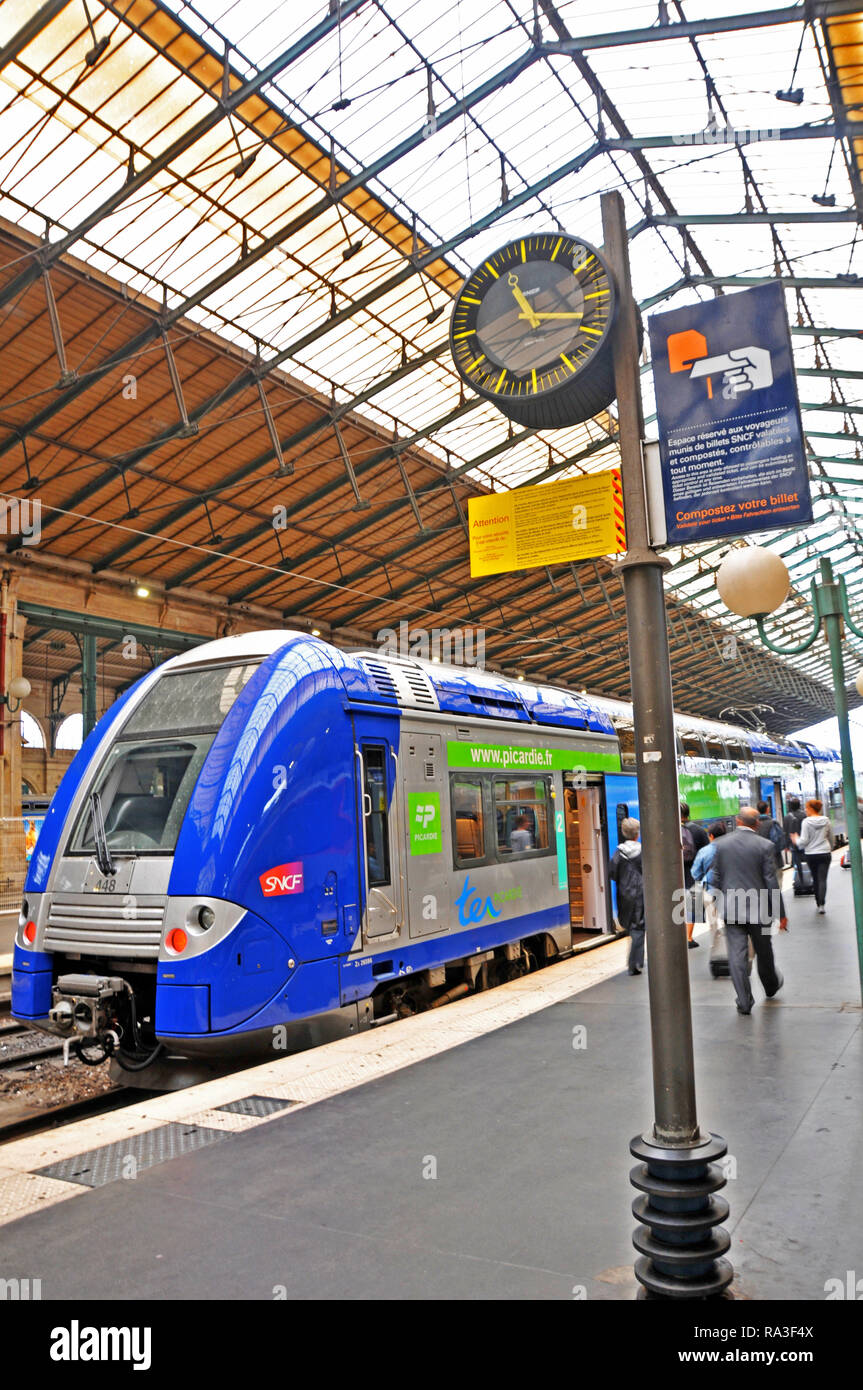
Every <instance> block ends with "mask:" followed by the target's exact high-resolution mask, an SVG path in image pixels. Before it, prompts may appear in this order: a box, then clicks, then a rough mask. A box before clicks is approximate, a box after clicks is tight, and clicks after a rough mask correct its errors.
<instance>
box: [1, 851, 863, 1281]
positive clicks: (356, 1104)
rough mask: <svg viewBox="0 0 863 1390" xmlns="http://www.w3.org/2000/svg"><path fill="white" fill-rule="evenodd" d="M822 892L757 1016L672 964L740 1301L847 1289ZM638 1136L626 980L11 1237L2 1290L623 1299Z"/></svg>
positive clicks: (843, 896)
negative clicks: (685, 995)
mask: <svg viewBox="0 0 863 1390" xmlns="http://www.w3.org/2000/svg"><path fill="white" fill-rule="evenodd" d="M828 892H829V899H828V902H829V906H828V915H827V916H826V917H819V916H817V915H816V913H815V907H814V903H813V900H812V899H811V898H806V899H796V900H792V899H791V898H790V895H789V903H790V905H791V913H792V915H791V932H790V933H789V934H788V935H787V936H783V937H780V938H778V942H777V958H778V961H779V963H780V967H781V969H782V970H783V971H784V973H785V978H786V984H785V988H784V989H783V991H782V992H781V993H780V995H779V996H777V998H776V999H775V1000H773V1001H771V1002H770V1003H765V1002H764V1000H763V992H762V991H761V988H760V985H759V984H758V983H757V982H754V983H753V988H754V991H755V994H756V1000H757V1003H756V1007H755V1009H754V1010H753V1013H752V1015H751V1016H750V1017H748V1018H743V1017H740V1016H738V1014H737V1012H736V1010H735V1008H734V997H733V990H732V987H731V984H730V982H729V981H728V980H718V981H715V980H713V979H712V978H711V977H710V975H709V972H708V965H707V955H708V952H707V950H706V949H705V947H704V946H703V947H702V948H701V949H699V950H693V951H690V952H689V955H688V959H689V964H690V973H691V979H692V992H693V1012H694V1025H695V1035H696V1048H697V1079H698V1094H699V1113H700V1118H701V1123H702V1127H703V1128H705V1129H711V1130H713V1131H714V1132H716V1133H719V1134H721V1135H722V1136H723V1137H724V1138H725V1139H726V1141H727V1142H728V1145H729V1151H730V1155H731V1158H732V1160H733V1167H732V1172H733V1176H732V1179H731V1181H729V1183H728V1186H727V1188H726V1195H727V1196H728V1198H729V1201H730V1203H731V1216H730V1220H729V1222H728V1227H729V1229H730V1231H731V1234H732V1238H733V1240H732V1250H731V1258H732V1261H733V1263H734V1266H735V1269H736V1271H737V1280H736V1285H737V1287H738V1289H739V1292H740V1294H741V1295H743V1296H744V1297H748V1298H752V1299H757V1300H761V1299H782V1300H822V1299H824V1298H825V1283H826V1282H827V1281H828V1280H829V1279H839V1280H842V1281H843V1283H844V1282H845V1281H846V1279H847V1275H848V1272H849V1271H857V1272H858V1274H859V1275H860V1276H863V1203H861V1200H860V1191H859V1167H860V1148H859V1147H858V1146H860V1145H861V1144H863V1027H861V1023H863V1014H861V1010H860V994H859V982H858V975H857V961H856V946H855V938H854V931H853V927H852V918H851V908H850V903H851V889H850V882H849V874H848V873H847V872H846V871H843V870H841V869H840V868H839V866H838V864H836V865H835V866H834V868H833V869H832V870H831V875H830V884H829V889H828ZM702 939H703V940H704V941H705V946H706V938H702ZM648 949H649V948H648ZM606 950H608V951H615V952H619V950H620V948H619V947H616V946H612V947H607V948H603V949H602V950H600V951H599V952H592V953H591V956H592V957H593V959H596V957H597V956H601V955H603V954H604V951H606ZM588 959H590V957H588ZM565 968H567V967H558V969H561V970H562V969H565ZM544 973H545V974H551V973H553V972H544ZM536 978H538V977H536ZM452 1007H453V1008H457V1007H458V1006H457V1005H456V1006H452ZM446 1013H447V1011H446V1010H444V1011H443V1016H445V1015H446ZM397 1026H401V1025H397ZM408 1026H409V1025H408ZM577 1030H584V1031H583V1032H582V1031H577ZM385 1031H386V1030H382V1033H383V1032H385ZM582 1042H583V1044H584V1045H583V1046H582V1045H581V1044H582ZM574 1044H575V1045H574ZM336 1046H339V1047H340V1046H342V1044H337V1045H336ZM651 1113H652V1112H651V1080H650V1059H649V1026H648V1010H647V980H646V977H645V976H642V977H639V978H633V977H630V976H629V975H627V974H626V973H619V974H615V975H614V976H613V977H611V978H608V979H606V980H604V981H603V982H602V983H600V984H596V985H594V986H592V987H591V988H589V989H587V990H586V991H584V992H583V993H579V994H577V995H574V996H572V997H570V998H566V999H564V1000H563V1001H562V1002H559V1003H556V1004H554V1005H553V1006H551V1007H548V1008H545V1009H543V1010H542V1011H541V1012H538V1013H535V1014H533V1015H532V1016H530V1017H527V1018H523V1019H521V1020H520V1021H519V1022H516V1023H512V1024H510V1025H509V1026H506V1027H503V1028H499V1029H498V1030H497V1031H494V1032H491V1033H489V1034H487V1035H486V1036H483V1037H479V1038H476V1039H475V1040H473V1041H470V1042H468V1043H464V1044H462V1045H460V1046H456V1047H452V1048H451V1049H450V1050H448V1051H445V1052H442V1053H440V1054H439V1055H437V1056H433V1057H430V1058H426V1059H425V1060H422V1061H418V1062H416V1063H415V1064H414V1065H408V1066H404V1067H403V1068H402V1069H401V1070H398V1071H395V1072H393V1073H392V1074H390V1075H386V1076H383V1077H381V1078H380V1079H378V1080H374V1081H371V1082H368V1083H366V1084H363V1085H357V1086H355V1087H354V1088H353V1089H351V1090H347V1091H345V1092H344V1093H343V1094H340V1095H337V1096H334V1097H333V1098H332V1099H328V1100H323V1101H320V1102H319V1103H316V1104H312V1105H309V1106H307V1107H305V1108H303V1109H298V1110H297V1111H296V1112H293V1113H292V1112H291V1111H290V1110H288V1111H286V1112H284V1113H283V1114H281V1115H279V1116H278V1117H276V1118H274V1119H272V1120H269V1121H268V1122H267V1123H266V1124H263V1125H261V1126H260V1127H258V1128H255V1129H251V1130H248V1131H246V1132H245V1133H238V1134H232V1135H230V1136H226V1137H225V1138H224V1139H223V1140H222V1142H218V1143H214V1144H212V1145H211V1146H210V1147H207V1148H203V1149H201V1150H199V1151H197V1152H193V1153H189V1154H187V1155H185V1156H183V1157H179V1158H175V1159H172V1160H171V1161H169V1162H165V1163H162V1164H160V1165H158V1166H156V1167H153V1168H150V1169H149V1170H147V1171H145V1172H141V1173H140V1174H139V1176H138V1177H137V1178H136V1180H135V1181H116V1182H113V1183H110V1184H109V1185H107V1186H103V1187H98V1188H95V1189H93V1190H88V1191H86V1192H85V1193H84V1194H83V1195H82V1196H80V1197H78V1198H77V1199H76V1200H74V1201H62V1202H60V1203H59V1204H58V1205H56V1206H52V1207H50V1208H48V1209H46V1210H43V1211H40V1212H38V1213H36V1214H33V1215H28V1216H25V1217H23V1218H22V1219H20V1220H17V1221H14V1222H12V1223H11V1224H8V1225H7V1226H6V1227H5V1228H4V1231H3V1241H2V1251H3V1253H2V1257H0V1266H2V1267H0V1274H2V1275H3V1276H6V1277H9V1276H17V1277H31V1278H42V1280H43V1297H45V1298H52V1299H53V1298H57V1299H72V1298H85V1299H86V1298H104V1299H120V1300H130V1299H145V1300H146V1299H184V1298H234V1299H265V1300H266V1299H272V1298H273V1297H274V1291H276V1293H277V1294H280V1295H282V1296H286V1297H287V1298H289V1299H303V1298H329V1299H352V1298H356V1299H366V1298H372V1299H423V1298H431V1299H465V1300H475V1299H563V1300H571V1299H572V1298H573V1297H574V1296H578V1293H579V1291H580V1290H581V1289H584V1291H585V1293H586V1296H587V1298H588V1299H589V1300H596V1299H601V1300H613V1299H629V1298H632V1297H633V1295H634V1291H635V1283H634V1280H633V1278H632V1275H631V1267H632V1258H633V1252H632V1247H631V1244H630V1236H631V1230H632V1227H633V1225H634V1222H633V1220H632V1217H631V1214H630V1203H631V1200H632V1197H633V1195H634V1193H633V1190H632V1189H631V1187H630V1185H629V1181H628V1173H629V1169H630V1167H631V1166H632V1160H631V1158H630V1155H629V1151H628V1144H629V1140H630V1138H631V1137H632V1136H633V1135H634V1134H635V1133H636V1132H637V1131H639V1130H640V1129H645V1128H647V1127H648V1126H649V1123H650V1119H651ZM2 1161H3V1160H2V1151H0V1163H2ZM574 1291H575V1293H574Z"/></svg>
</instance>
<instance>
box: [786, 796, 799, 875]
mask: <svg viewBox="0 0 863 1390" xmlns="http://www.w3.org/2000/svg"><path fill="white" fill-rule="evenodd" d="M802 824H803V817H802V816H801V814H800V798H799V797H797V796H789V798H788V810H787V811H786V813H785V815H784V816H783V818H782V829H783V830H784V831H785V840H786V843H787V845H788V849H789V850H790V852H791V867H792V868H793V870H794V877H795V878H797V876H798V874H799V872H800V851H799V849H798V848H797V837H798V835H799V834H800V827H801V826H802Z"/></svg>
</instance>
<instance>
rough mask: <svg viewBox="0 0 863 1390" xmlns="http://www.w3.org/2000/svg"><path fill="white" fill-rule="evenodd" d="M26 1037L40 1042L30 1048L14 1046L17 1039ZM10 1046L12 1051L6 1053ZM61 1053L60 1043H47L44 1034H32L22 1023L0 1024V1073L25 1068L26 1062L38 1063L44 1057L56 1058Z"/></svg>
mask: <svg viewBox="0 0 863 1390" xmlns="http://www.w3.org/2000/svg"><path fill="white" fill-rule="evenodd" d="M28 1035H29V1036H32V1037H34V1038H37V1039H41V1041H37V1042H36V1043H35V1044H34V1046H32V1047H25V1048H18V1047H17V1046H15V1041H16V1040H17V1039H20V1038H25V1037H27V1036H28ZM10 1044H11V1045H12V1051H8V1048H9V1045H10ZM62 1051H63V1044H62V1043H61V1042H60V1043H58V1042H54V1041H47V1040H46V1037H45V1034H44V1033H42V1034H38V1033H34V1032H33V1030H32V1029H30V1028H27V1027H26V1026H25V1025H24V1024H23V1023H10V1022H3V1023H0V1071H10V1070H14V1068H15V1067H21V1066H26V1065H27V1063H28V1062H40V1061H42V1060H43V1058H46V1057H58V1056H59V1055H60V1054H61V1053H62Z"/></svg>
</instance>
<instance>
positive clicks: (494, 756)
mask: <svg viewBox="0 0 863 1390" xmlns="http://www.w3.org/2000/svg"><path fill="white" fill-rule="evenodd" d="M446 754H447V764H448V765H449V766H450V767H459V768H473V769H475V770H476V771H480V770H483V771H487V772H576V771H578V770H579V769H581V770H583V771H585V772H619V771H620V755H619V754H618V753H598V752H596V751H595V750H593V749H588V748H525V747H510V746H508V745H507V744H505V743H458V742H455V741H452V742H450V741H449V740H448V741H447V746H446Z"/></svg>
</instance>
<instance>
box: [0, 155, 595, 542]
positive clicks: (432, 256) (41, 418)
mask: <svg viewBox="0 0 863 1390" xmlns="http://www.w3.org/2000/svg"><path fill="white" fill-rule="evenodd" d="M599 153H600V146H599V145H598V144H595V145H592V146H590V147H589V148H588V149H587V150H583V151H582V152H581V153H580V154H578V155H576V156H574V157H573V158H572V159H571V160H568V161H567V162H566V163H565V164H563V165H561V166H560V168H558V169H556V170H554V171H553V172H552V173H550V174H546V175H544V176H543V178H541V179H539V180H537V182H536V183H534V184H532V185H531V186H530V187H529V188H525V189H523V190H522V191H521V193H519V194H517V195H515V196H514V197H513V198H510V199H509V200H508V202H507V203H506V204H504V205H503V206H500V207H496V208H494V209H492V210H491V211H490V212H489V213H486V214H485V216H483V217H481V218H479V219H478V220H477V221H476V222H474V223H473V224H472V225H471V226H470V227H466V228H464V229H463V230H462V231H461V232H459V233H458V235H456V236H454V237H451V238H450V240H449V241H447V242H444V243H442V244H441V245H440V246H438V247H435V248H434V249H429V250H427V251H425V252H424V253H423V254H422V255H421V256H419V257H417V258H415V259H414V260H413V261H411V262H409V263H408V264H407V265H406V266H404V267H403V268H402V269H401V270H399V271H397V272H396V273H395V274H394V275H391V276H390V277H389V278H388V279H387V280H386V281H384V282H383V284H381V285H378V286H376V287H375V288H374V289H372V290H370V291H369V292H368V293H367V294H365V295H363V296H361V297H360V298H359V299H357V300H355V301H354V302H353V303H352V304H350V305H348V306H346V307H345V308H344V309H341V310H339V311H338V312H337V313H336V314H333V315H331V316H330V317H329V318H327V320H326V321H325V322H324V323H323V324H321V325H319V326H318V327H317V328H314V329H310V330H309V331H308V332H307V333H305V334H304V335H303V336H302V337H301V338H299V339H296V340H295V341H294V342H293V343H290V344H289V345H288V346H287V347H286V348H283V349H282V350H281V351H280V352H278V353H276V355H275V356H274V357H271V358H269V359H268V360H267V361H266V362H263V363H260V364H259V365H258V366H257V367H256V368H255V369H252V368H251V367H250V368H247V369H246V370H245V371H244V372H242V373H240V374H239V375H238V377H237V378H236V379H235V381H234V382H232V383H231V384H230V385H229V386H227V387H225V388H223V390H221V391H220V392H219V393H218V394H217V395H216V396H212V397H210V398H209V400H207V401H205V402H204V403H203V404H202V405H201V406H200V407H199V408H198V409H197V410H196V411H194V412H193V414H192V416H191V417H190V418H191V421H192V423H195V424H197V423H199V422H200V421H201V420H202V419H203V418H204V417H205V416H206V415H207V414H209V413H210V411H212V410H213V409H215V408H216V406H219V405H222V404H224V403H225V402H226V401H228V400H231V399H233V398H234V397H235V396H236V395H238V394H239V393H240V392H242V391H243V390H245V389H246V388H247V387H249V386H253V385H254V383H255V381H256V380H257V379H258V377H260V376H264V375H266V374H267V373H268V372H271V371H272V370H273V369H274V368H275V367H278V366H280V365H281V364H282V363H283V362H285V361H287V360H288V359H289V358H292V357H297V356H298V355H299V353H300V352H302V351H303V350H304V349H305V348H306V347H309V346H311V344H312V343H314V342H316V341H317V340H318V339H319V338H321V337H323V336H324V335H325V334H326V333H328V332H330V331H331V330H332V329H333V328H337V327H338V326H339V325H340V324H342V323H344V322H346V321H347V320H348V319H350V318H353V317H354V315H355V314H358V313H360V312H361V311H362V310H364V309H366V308H368V307H369V305H370V304H372V303H373V302H374V301H375V300H376V299H378V298H380V297H381V296H383V295H387V294H389V293H391V292H392V291H393V290H394V289H397V288H398V287H399V285H401V284H403V283H404V282H405V281H406V280H408V279H410V278H411V277H412V276H413V275H415V274H418V273H420V272H421V271H422V269H423V268H424V267H425V266H426V265H429V264H431V263H432V262H433V261H435V260H439V259H441V257H443V256H445V255H446V254H447V252H448V251H451V250H453V249H454V248H455V247H456V246H458V245H459V244H460V243H461V242H462V241H464V240H467V239H469V238H471V237H473V236H476V235H478V233H479V232H481V231H484V230H486V228H488V227H490V226H492V225H493V223H495V222H496V221H497V220H498V219H499V218H501V217H505V216H508V215H509V214H510V213H511V212H512V211H513V210H514V209H515V208H517V207H519V206H521V205H522V203H524V202H529V201H530V200H531V199H532V198H534V197H535V196H536V195H537V193H539V192H542V191H544V190H545V189H547V188H549V187H551V186H552V185H553V184H554V183H556V182H558V181H559V180H560V179H563V178H566V177H568V176H569V174H572V173H575V172H577V171H578V170H579V169H581V168H583V167H584V166H585V165H587V164H588V163H590V161H591V160H592V159H594V158H595V157H596V155H597V154H599ZM247 264H248V260H247V261H245V262H238V263H237V264H236V265H235V266H234V268H233V271H232V272H231V274H239V273H240V272H241V271H242V270H244V269H245V268H246V266H247ZM229 278H230V277H229ZM213 284H214V282H210V284H209V285H206V286H204V287H203V288H202V289H201V290H200V291H199V292H198V293H197V294H196V295H195V296H193V297H192V298H190V299H187V300H185V301H184V302H183V303H182V304H181V305H179V306H178V308H177V309H175V310H172V311H170V313H168V314H166V315H163V316H162V319H161V321H159V322H157V321H156V320H155V319H154V321H153V323H152V324H151V325H150V326H149V327H148V328H147V329H145V330H143V331H142V332H141V333H140V334H138V335H136V337H135V338H134V339H132V340H131V341H130V342H128V343H126V344H124V345H123V346H122V347H120V348H118V349H117V350H116V351H115V352H114V353H111V354H110V355H109V356H108V357H107V358H106V359H105V361H104V362H102V363H100V364H99V366H98V367H97V368H94V369H93V370H92V371H91V372H89V373H87V374H86V375H83V374H82V376H81V377H80V379H79V381H78V382H77V383H76V385H75V386H73V387H70V388H69V389H68V390H66V391H64V392H62V393H61V394H60V395H59V396H58V397H57V398H56V399H55V400H54V401H53V402H52V403H51V404H50V405H47V406H45V407H44V408H43V409H42V410H40V411H38V412H37V414H36V415H35V416H33V417H32V418H31V419H30V420H29V421H27V422H26V423H24V424H22V425H20V426H19V427H18V428H16V430H15V431H14V432H12V433H10V434H9V436H8V437H7V438H6V439H5V440H4V441H3V442H2V443H0V456H2V455H3V454H5V453H6V452H8V450H9V449H12V448H14V447H15V445H17V444H20V442H21V438H22V436H26V435H27V434H29V433H32V432H33V431H35V430H37V429H39V428H40V427H41V426H42V425H43V424H44V423H45V422H46V421H47V420H49V419H50V418H51V417H52V416H53V415H55V414H57V413H58V412H59V411H61V410H63V409H64V408H65V407H66V405H68V404H69V403H70V402H71V401H72V400H74V399H75V398H76V397H77V396H78V395H79V394H80V393H81V391H83V390H85V389H88V388H89V387H90V386H92V385H96V384H97V383H98V382H99V381H101V380H102V379H103V377H105V376H107V375H108V373H109V372H111V371H113V369H114V367H115V366H118V365H120V364H122V363H125V362H127V361H128V360H129V358H130V357H131V356H133V355H134V354H135V353H137V352H139V351H141V350H142V349H143V348H144V347H146V346H147V345H148V344H149V343H150V342H151V341H152V340H153V339H155V338H157V337H158V336H159V334H160V332H161V331H162V326H165V327H167V326H169V325H170V324H173V323H174V322H175V321H177V319H179V318H181V317H182V316H183V314H185V313H186V312H188V310H189V309H190V308H192V307H194V306H195V305H196V304H197V303H198V302H199V300H201V299H205V298H206V297H207V296H208V294H209V293H211V292H212V286H213ZM445 348H446V344H442V345H441V349H440V350H441V351H443V350H445ZM437 352H438V350H437V349H436V350H435V355H437ZM424 359H425V355H423V357H421V358H418V359H417V361H416V363H414V364H408V367H407V369H406V370H410V369H412V367H413V366H415V365H421V364H422V363H423V361H424ZM377 389H379V387H377V386H376V387H374V388H372V389H371V390H370V391H369V392H368V393H363V394H362V395H361V396H360V397H358V398H357V399H358V401H359V400H368V399H370V398H371V396H372V395H374V394H375V392H376V390H377ZM181 437H182V435H181V433H180V431H179V430H177V429H176V428H173V429H170V430H167V431H163V432H162V433H161V434H160V435H158V436H156V438H155V439H154V440H151V441H150V442H149V443H148V444H145V445H141V446H140V447H139V448H138V449H136V450H133V451H131V452H130V453H129V454H128V455H126V456H125V457H124V458H123V459H122V460H120V461H119V466H121V467H129V466H132V465H134V464H135V463H136V462H138V461H140V460H141V459H142V458H144V457H146V456H147V455H148V454H149V453H151V452H152V451H153V450H155V449H158V448H160V447H161V446H162V445H163V444H166V443H169V442H171V441H173V440H175V439H177V438H181ZM284 447H285V445H284V442H283V448H284ZM116 477H117V468H116V467H115V468H112V469H111V470H110V472H109V473H106V474H104V475H103V476H102V478H100V479H96V480H94V481H92V482H90V483H88V484H85V486H84V487H83V488H81V489H79V490H78V491H77V492H76V493H75V494H74V495H73V496H72V497H71V498H70V499H67V505H68V506H69V507H72V508H75V507H77V506H79V505H80V504H81V503H82V502H84V501H86V500H87V499H88V498H89V497H90V496H92V495H93V494H94V492H97V491H99V490H100V489H101V488H102V487H103V486H106V485H107V484H109V483H110V482H112V481H114V480H115V479H116ZM52 524H53V523H52V521H51V518H50V517H48V518H46V521H45V525H47V526H51V525H52ZM43 530H44V526H43ZM13 548H14V547H13Z"/></svg>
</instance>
